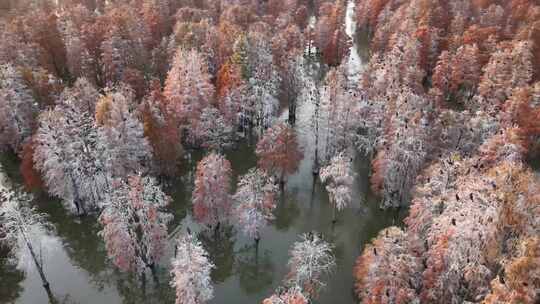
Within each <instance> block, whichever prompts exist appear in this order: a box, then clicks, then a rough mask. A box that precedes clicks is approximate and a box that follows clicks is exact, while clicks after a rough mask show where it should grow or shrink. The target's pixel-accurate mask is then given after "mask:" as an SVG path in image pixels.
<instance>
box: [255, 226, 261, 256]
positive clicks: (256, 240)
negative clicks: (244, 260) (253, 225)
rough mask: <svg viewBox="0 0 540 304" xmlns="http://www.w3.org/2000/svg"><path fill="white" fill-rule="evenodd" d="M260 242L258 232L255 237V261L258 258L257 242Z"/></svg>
mask: <svg viewBox="0 0 540 304" xmlns="http://www.w3.org/2000/svg"><path fill="white" fill-rule="evenodd" d="M260 241H261V236H260V235H259V232H257V234H256V235H255V260H258V258H259V242H260Z"/></svg>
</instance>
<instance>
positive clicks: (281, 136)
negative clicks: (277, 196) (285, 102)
mask: <svg viewBox="0 0 540 304" xmlns="http://www.w3.org/2000/svg"><path fill="white" fill-rule="evenodd" d="M255 153H257V157H258V158H259V161H258V165H259V167H260V168H262V169H264V170H265V171H266V172H267V173H268V174H271V175H274V176H275V177H277V178H279V181H280V183H281V184H282V185H283V184H284V183H285V176H286V175H290V174H292V173H294V172H295V171H296V170H297V169H298V166H299V165H300V161H301V160H302V158H303V153H302V151H301V149H300V147H299V145H298V140H297V138H296V133H295V131H294V129H293V128H291V127H290V126H289V125H287V124H286V123H279V124H276V125H274V126H273V127H271V128H268V129H267V130H266V131H265V133H264V135H263V137H262V138H261V139H260V140H259V142H258V143H257V149H256V150H255Z"/></svg>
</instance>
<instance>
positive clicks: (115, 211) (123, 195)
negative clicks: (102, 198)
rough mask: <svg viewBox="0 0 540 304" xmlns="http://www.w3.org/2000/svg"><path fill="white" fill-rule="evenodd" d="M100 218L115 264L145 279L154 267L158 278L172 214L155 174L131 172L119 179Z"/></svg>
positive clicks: (101, 233)
mask: <svg viewBox="0 0 540 304" xmlns="http://www.w3.org/2000/svg"><path fill="white" fill-rule="evenodd" d="M113 188H114V190H113V191H112V192H111V193H110V195H109V196H108V197H107V201H106V203H105V205H106V207H105V209H104V210H103V212H102V213H101V215H100V217H99V221H100V223H101V224H102V225H103V230H101V231H100V232H99V234H100V235H101V236H102V237H103V239H104V240H105V246H106V248H107V252H108V255H109V257H110V258H111V259H112V260H113V263H114V264H115V265H116V266H117V267H118V268H119V269H120V270H122V271H126V272H133V273H135V274H136V275H138V276H140V278H141V279H142V281H143V284H144V280H145V270H146V268H150V270H151V271H152V275H153V276H154V279H155V280H157V275H156V267H157V263H158V262H159V260H160V259H161V258H162V257H163V255H164V253H165V246H166V245H167V236H168V234H167V224H168V223H169V221H170V220H171V219H172V216H171V215H170V214H168V213H166V212H165V211H164V208H165V207H167V205H168V204H169V202H170V198H169V197H168V196H167V195H166V194H165V193H164V192H163V191H162V190H161V187H160V186H159V184H158V183H157V181H156V180H155V179H154V178H153V177H149V176H141V175H130V176H129V177H128V178H127V182H124V181H122V180H116V181H115V182H114V184H113Z"/></svg>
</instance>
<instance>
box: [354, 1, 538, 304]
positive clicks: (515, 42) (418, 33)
mask: <svg viewBox="0 0 540 304" xmlns="http://www.w3.org/2000/svg"><path fill="white" fill-rule="evenodd" d="M539 12H540V6H538V4H537V3H536V2H535V1H517V0H515V1H514V0H513V1H496V0H493V1H491V0H488V1H458V0H455V1H454V0H452V1H421V0H418V1H407V2H401V1H392V0H389V1H386V0H383V1H379V0H359V1H357V23H358V26H359V27H360V28H361V29H363V30H364V31H365V32H367V33H368V35H369V36H370V38H371V45H370V48H371V51H372V57H371V59H370V61H369V63H368V66H367V70H366V71H365V73H364V74H363V77H362V80H361V84H360V86H361V88H362V92H363V93H364V94H366V97H367V99H368V100H369V101H370V103H372V105H371V106H369V108H370V109H367V110H366V111H365V112H361V113H362V114H361V115H363V114H364V113H368V114H369V113H377V115H375V116H367V115H365V116H362V117H364V119H365V120H366V124H367V125H369V126H371V127H375V130H374V131H372V132H371V133H365V134H368V135H370V134H374V135H375V137H376V138H377V139H376V140H375V141H374V143H375V146H374V147H373V149H374V151H375V153H376V154H375V157H374V159H373V174H372V177H371V182H372V187H373V189H374V190H375V191H377V192H378V193H380V195H381V196H382V206H383V207H388V206H400V205H402V204H407V203H408V202H411V207H410V213H409V215H408V217H407V218H406V220H405V224H406V226H405V227H404V228H403V229H402V228H397V227H390V228H388V229H385V230H383V231H381V232H380V233H379V235H378V236H377V237H376V238H375V239H374V240H373V241H372V244H370V245H368V246H366V248H365V249H364V251H363V253H362V255H361V256H360V257H359V258H358V261H357V265H356V267H355V270H354V274H355V277H356V282H357V283H356V290H357V295H358V297H359V299H360V303H469V302H475V303H480V302H481V303H486V304H487V303H536V302H538V300H539V298H538V297H539V295H538V288H540V283H539V282H540V277H539V276H538V269H539V264H538V259H539V255H538V235H539V233H540V222H539V221H538V218H539V216H540V213H539V209H538V198H537V195H536V194H535V193H538V192H537V191H538V187H539V186H540V181H539V180H538V177H537V176H536V175H535V173H534V172H533V171H532V169H531V168H530V165H529V164H528V160H529V159H533V158H535V157H537V155H538V139H539V135H540V133H538V131H539V129H538V119H537V117H538V115H539V113H540V108H539V104H540V103H539V102H540V100H539V99H538V96H539V95H538V93H539V92H540V91H539V87H540V83H539V82H538V81H539V80H540V78H539V76H540V69H539V67H540V64H539V63H540V51H539V50H540V27H539V24H540V14H539ZM363 134H364V133H363ZM363 142H369V140H363Z"/></svg>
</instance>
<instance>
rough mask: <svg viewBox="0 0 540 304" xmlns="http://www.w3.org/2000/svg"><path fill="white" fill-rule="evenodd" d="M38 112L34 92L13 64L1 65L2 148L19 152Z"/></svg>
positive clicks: (0, 111)
mask: <svg viewBox="0 0 540 304" xmlns="http://www.w3.org/2000/svg"><path fill="white" fill-rule="evenodd" d="M36 112H37V105H36V104H35V101H34V98H33V97H32V92H31V91H30V89H29V88H28V87H27V86H26V84H25V82H24V80H23V78H22V75H21V74H20V73H19V72H18V71H17V69H16V68H15V67H14V66H12V65H11V64H3V65H0V150H5V149H6V148H9V149H12V150H13V151H15V152H19V151H20V149H21V148H22V144H23V143H24V140H25V139H26V138H28V136H30V135H31V132H32V126H33V124H34V116H35V114H36Z"/></svg>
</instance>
